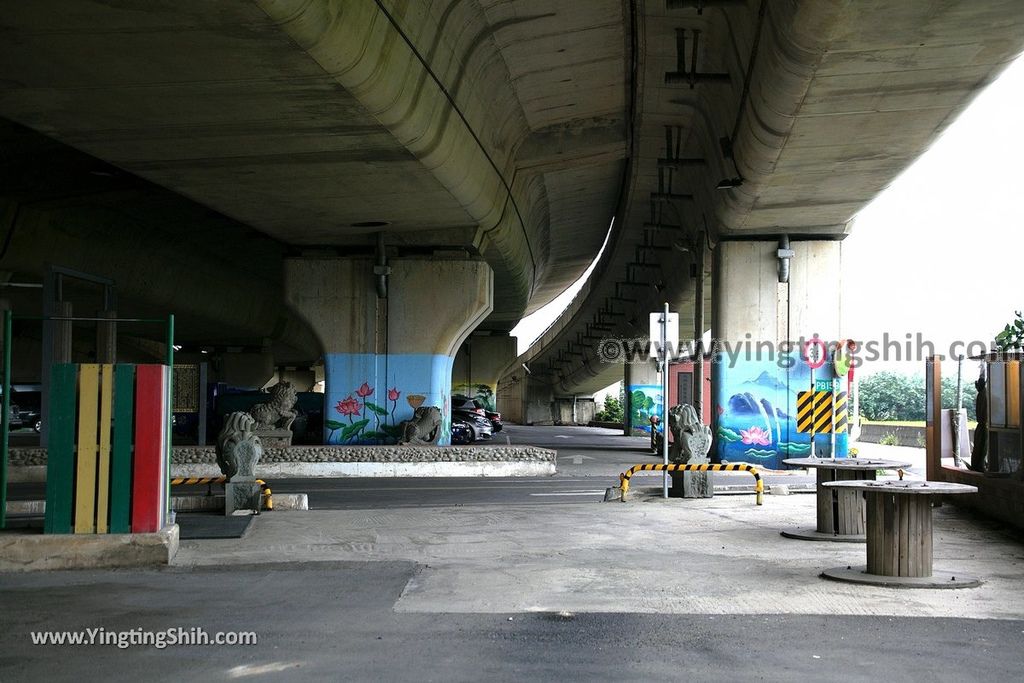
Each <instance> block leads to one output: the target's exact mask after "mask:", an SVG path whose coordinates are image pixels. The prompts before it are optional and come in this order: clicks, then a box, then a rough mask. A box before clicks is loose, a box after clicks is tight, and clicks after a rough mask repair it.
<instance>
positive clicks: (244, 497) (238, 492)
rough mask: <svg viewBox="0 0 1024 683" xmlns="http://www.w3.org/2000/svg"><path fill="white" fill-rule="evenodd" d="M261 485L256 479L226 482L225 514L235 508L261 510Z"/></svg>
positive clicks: (233, 510) (230, 512) (231, 512)
mask: <svg viewBox="0 0 1024 683" xmlns="http://www.w3.org/2000/svg"><path fill="white" fill-rule="evenodd" d="M259 505H260V485H259V484H257V483H256V481H255V480H252V479H249V480H244V481H229V482H227V483H226V484H224V514H225V515H231V514H234V512H235V510H259V509H260V508H259Z"/></svg>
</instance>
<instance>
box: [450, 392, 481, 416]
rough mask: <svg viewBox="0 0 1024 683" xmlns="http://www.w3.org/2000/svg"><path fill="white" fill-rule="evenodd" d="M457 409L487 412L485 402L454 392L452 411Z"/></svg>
mask: <svg viewBox="0 0 1024 683" xmlns="http://www.w3.org/2000/svg"><path fill="white" fill-rule="evenodd" d="M456 410H463V411H468V412H471V413H476V414H477V415H484V414H485V413H486V412H487V411H486V410H484V406H483V404H481V403H480V401H478V400H476V399H475V398H470V397H469V396H463V395H462V394H452V412H455V411H456Z"/></svg>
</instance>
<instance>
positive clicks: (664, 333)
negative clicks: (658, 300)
mask: <svg viewBox="0 0 1024 683" xmlns="http://www.w3.org/2000/svg"><path fill="white" fill-rule="evenodd" d="M667 347H668V302H667V301H666V302H665V310H664V312H663V313H662V315H661V353H660V354H658V357H659V358H660V359H661V456H662V460H663V461H664V463H665V464H666V465H668V435H669V428H668V348H667ZM652 429H653V427H652ZM661 488H662V491H661V496H662V498H668V470H664V471H663V472H662V473H661Z"/></svg>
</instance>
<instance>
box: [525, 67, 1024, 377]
mask: <svg viewBox="0 0 1024 683" xmlns="http://www.w3.org/2000/svg"><path fill="white" fill-rule="evenodd" d="M1022 112H1024V58H1022V59H1018V60H1017V61H1016V62H1014V63H1013V64H1012V65H1010V67H1009V68H1008V69H1007V70H1006V71H1005V72H1003V74H1002V75H1001V76H1000V77H999V78H998V79H997V80H996V81H995V82H994V83H993V84H992V85H990V86H989V87H988V88H987V89H986V90H984V91H983V92H982V93H981V94H980V95H978V97H977V98H975V100H974V101H973V102H972V103H971V104H970V106H969V107H968V108H967V109H966V110H965V111H964V112H963V113H962V114H961V115H960V117H959V118H958V119H957V120H956V121H954V122H953V124H952V125H950V126H949V128H947V129H946V131H945V132H944V133H943V134H942V135H941V136H939V138H938V139H937V140H936V141H935V142H934V143H933V144H932V146H931V147H930V148H929V149H928V150H927V151H926V152H924V154H922V155H921V156H920V157H919V158H918V159H917V161H915V162H914V163H913V164H912V165H911V166H910V167H908V168H907V169H906V170H905V171H904V172H903V173H902V174H901V175H900V176H898V177H897V178H896V179H895V180H894V181H893V182H892V183H891V184H890V186H889V187H888V188H887V189H885V190H884V191H883V192H882V193H881V194H879V195H878V197H876V198H875V200H874V201H872V202H871V203H870V204H868V205H867V206H866V207H865V208H864V209H862V210H861V212H860V213H859V214H858V215H857V216H856V218H855V219H854V223H853V225H852V228H851V233H850V235H849V237H847V238H846V240H845V241H844V242H843V270H844V275H843V277H844V292H843V302H842V306H843V329H844V334H845V335H847V336H849V337H852V338H856V339H861V340H876V341H878V342H881V341H883V340H885V339H886V336H885V335H888V338H889V339H893V340H897V341H899V342H901V343H903V344H905V342H906V339H907V337H906V335H907V334H910V335H911V336H912V339H913V340H915V342H914V344H913V346H914V347H916V346H917V344H916V339H917V335H918V334H920V335H921V338H922V339H923V340H927V341H930V342H932V343H933V344H934V346H935V352H936V353H939V354H942V355H945V356H949V355H950V353H951V351H961V352H962V348H951V345H952V344H953V342H956V341H960V342H963V343H965V344H966V343H967V342H971V341H975V340H977V341H979V342H985V343H990V342H991V340H992V338H993V337H994V336H995V334H996V333H997V332H998V331H999V330H1001V329H1002V328H1003V325H1005V324H1006V323H1007V322H1009V321H1010V320H1011V319H1012V318H1013V314H1014V311H1015V310H1021V309H1024V283H1022V280H1024V231H1022V226H1024V215H1022V213H1024V201H1022V199H1024V177H1022V175H1021V174H1020V173H1019V172H1018V171H1017V169H1018V168H1019V166H1020V164H1021V161H1020V160H1022V159H1024V125H1022V121H1024V116H1022ZM596 262H597V260H596V259H595V262H594V263H596ZM593 267H594V264H591V267H590V268H588V269H587V271H586V272H585V273H584V274H583V276H581V277H580V279H579V280H577V281H576V282H575V283H574V284H573V285H572V286H570V287H569V288H568V289H567V290H565V292H563V293H562V294H561V295H560V296H559V297H558V298H556V299H555V300H554V301H552V302H551V303H550V304H548V305H547V306H545V307H544V308H542V309H540V310H538V311H537V312H535V313H534V314H533V315H530V316H527V317H526V318H523V320H522V321H520V323H519V325H517V326H516V327H515V328H514V329H513V330H512V334H513V335H515V336H517V337H518V338H519V340H518V348H519V353H522V352H523V351H525V350H526V349H527V348H528V347H529V345H530V343H532V341H533V340H534V339H535V338H536V337H537V336H538V335H539V334H540V333H542V332H543V331H544V330H545V329H546V328H547V327H548V325H549V324H550V323H551V322H552V321H553V320H554V319H555V318H557V317H558V315H559V314H560V313H561V312H562V311H563V310H564V309H565V308H566V307H567V306H568V305H569V304H570V303H571V302H572V299H573V297H574V296H575V295H576V292H578V291H579V289H580V287H582V286H583V283H584V282H586V279H587V277H589V275H590V272H591V270H593ZM977 350H978V349H974V351H975V352H976V351H977ZM901 355H902V353H901ZM894 356H895V354H894V353H892V354H890V357H889V358H887V359H885V360H878V361H875V362H872V363H868V364H865V365H864V366H863V367H862V368H861V371H862V372H863V374H871V373H872V372H877V371H879V370H893V371H896V372H905V373H920V372H923V369H924V366H923V360H921V359H917V358H915V359H912V360H910V361H907V360H906V359H901V360H896V359H895V357H894ZM949 367H950V366H949V365H947V366H946V369H945V370H944V373H945V372H949ZM952 367H953V371H954V372H955V365H954V366H952ZM965 372H974V371H973V370H965ZM601 394H602V395H603V392H601Z"/></svg>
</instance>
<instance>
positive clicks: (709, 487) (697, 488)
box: [668, 472, 715, 498]
mask: <svg viewBox="0 0 1024 683" xmlns="http://www.w3.org/2000/svg"><path fill="white" fill-rule="evenodd" d="M671 474H672V488H671V489H669V492H668V494H669V496H670V497H672V498H713V497H714V496H715V484H714V477H713V476H712V473H711V472H672V473H671Z"/></svg>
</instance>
